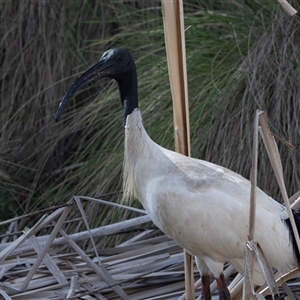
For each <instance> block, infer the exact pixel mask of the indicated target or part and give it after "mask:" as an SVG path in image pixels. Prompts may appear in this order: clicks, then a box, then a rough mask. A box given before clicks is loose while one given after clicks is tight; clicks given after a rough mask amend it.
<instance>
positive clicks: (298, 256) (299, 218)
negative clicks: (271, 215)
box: [284, 210, 300, 266]
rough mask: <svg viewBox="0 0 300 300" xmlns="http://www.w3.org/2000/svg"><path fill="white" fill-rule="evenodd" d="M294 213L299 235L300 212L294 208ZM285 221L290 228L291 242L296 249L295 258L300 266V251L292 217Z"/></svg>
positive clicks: (299, 234)
mask: <svg viewBox="0 0 300 300" xmlns="http://www.w3.org/2000/svg"><path fill="white" fill-rule="evenodd" d="M292 213H293V217H294V220H295V224H296V227H297V231H298V236H300V214H299V213H298V212H296V211H294V210H293V211H292ZM284 222H285V224H286V226H287V227H288V229H289V232H290V238H291V242H292V246H293V250H294V255H295V258H296V259H297V262H298V265H299V266H300V253H299V249H298V246H297V242H296V239H295V236H294V233H293V228H292V225H291V221H290V219H285V220H284Z"/></svg>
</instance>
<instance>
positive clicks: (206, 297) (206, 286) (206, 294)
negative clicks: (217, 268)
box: [200, 275, 211, 300]
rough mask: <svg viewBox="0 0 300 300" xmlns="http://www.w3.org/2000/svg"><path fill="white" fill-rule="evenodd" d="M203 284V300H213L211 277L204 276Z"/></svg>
mask: <svg viewBox="0 0 300 300" xmlns="http://www.w3.org/2000/svg"><path fill="white" fill-rule="evenodd" d="M201 284H202V293H201V297H200V299H201V300H211V294H210V275H202V276H201Z"/></svg>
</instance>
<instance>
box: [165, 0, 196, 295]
mask: <svg viewBox="0 0 300 300" xmlns="http://www.w3.org/2000/svg"><path fill="white" fill-rule="evenodd" d="M161 3H162V13H163V23H164V33H165V44H166V53H167V62H168V71H169V79H170V87H171V94H172V101H173V115H174V137H175V151H176V152H179V153H181V154H184V155H187V156H190V154H191V150H190V128H189V105H188V89H187V71H186V53H185V33H184V12H183V3H182V0H162V1H161ZM184 262H185V287H186V299H187V300H192V299H195V289H194V272H193V257H192V256H191V255H190V254H189V253H188V252H186V251H185V250H184Z"/></svg>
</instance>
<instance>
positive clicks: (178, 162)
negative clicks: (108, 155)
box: [55, 48, 300, 300]
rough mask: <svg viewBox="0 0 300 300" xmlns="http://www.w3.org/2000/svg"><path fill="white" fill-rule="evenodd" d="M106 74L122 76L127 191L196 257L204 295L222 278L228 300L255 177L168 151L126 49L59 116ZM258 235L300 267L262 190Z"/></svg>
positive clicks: (279, 209) (100, 67) (287, 266)
mask: <svg viewBox="0 0 300 300" xmlns="http://www.w3.org/2000/svg"><path fill="white" fill-rule="evenodd" d="M102 77H110V78H114V79H115V80H116V81H117V83H118V86H119V91H120V98H121V103H122V106H123V111H124V129H125V150H124V193H125V196H134V197H136V198H137V199H138V200H139V201H140V202H141V204H142V205H143V206H144V208H145V210H146V211H147V213H148V214H149V216H150V217H151V219H152V220H153V222H154V224H155V225H156V226H157V227H158V228H160V229H161V230H162V231H163V232H164V233H165V234H166V235H167V236H169V237H170V238H172V239H173V240H175V241H176V242H177V243H178V244H179V245H180V246H181V247H183V248H185V249H186V250H187V251H188V252H189V253H191V254H192V255H194V256H195V258H196V264H197V267H198V269H199V272H200V275H201V280H202V298H201V299H204V300H209V299H211V294H210V289H209V283H210V276H211V274H213V275H214V277H215V278H216V280H217V283H218V288H219V295H220V296H219V297H220V299H221V300H228V299H230V293H229V291H228V288H227V285H226V282H225V279H224V275H223V265H224V263H225V262H230V263H231V264H233V266H234V267H235V268H236V269H237V271H239V272H243V255H244V243H245V242H246V241H247V240H248V232H249V228H248V227H249V225H248V223H249V222H248V218H249V216H248V213H249V202H250V201H249V199H250V182H249V181H248V180H247V179H245V178H244V177H242V176H240V175H239V174H237V173H234V172H232V171H230V170H228V169H226V168H224V167H221V166H218V165H215V164H212V163H209V162H207V161H204V160H199V159H194V158H190V157H186V156H184V155H181V154H178V153H176V152H173V151H170V150H167V149H165V148H163V147H161V146H159V145H158V144H156V143H155V142H154V141H152V140H151V138H150V137H149V136H148V134H147V132H146V131H145V129H144V126H143V122H142V116H141V112H140V110H139V108H138V91H137V74H136V67H135V63H134V60H133V59H132V57H131V55H130V53H129V51H128V50H126V49H123V48H120V49H111V50H108V51H106V52H105V53H104V54H103V55H102V57H101V58H100V60H99V62H98V63H96V64H95V65H94V66H93V67H91V68H90V69H89V70H88V71H86V72H85V73H84V74H83V75H82V76H81V77H80V78H78V79H77V80H76V81H75V82H74V83H73V85H72V86H71V88H70V89H69V91H68V92H67V93H66V95H65V96H64V98H63V99H62V101H61V103H60V105H59V108H58V110H57V112H56V116H55V119H56V120H58V119H59V118H60V116H61V114H62V111H63V109H64V107H65V106H66V103H67V101H68V100H69V99H70V98H71V97H72V96H73V95H74V94H75V93H76V92H77V91H78V90H79V89H81V88H82V87H83V86H85V85H86V84H88V83H89V82H91V81H95V80H98V79H101V78H102ZM294 216H295V221H296V224H297V226H298V230H299V229H300V217H299V214H298V213H296V212H294ZM254 239H255V240H256V241H257V242H258V243H259V244H260V246H261V248H262V249H263V251H264V253H265V256H266V258H267V260H268V261H269V263H270V264H271V266H272V267H273V268H275V269H277V270H278V271H281V272H288V271H290V270H292V269H294V268H296V267H297V266H298V265H299V262H300V255H299V252H298V250H297V246H296V243H295V240H294V236H293V233H292V230H291V226H290V223H289V220H288V214H287V211H286V209H285V207H284V206H283V205H281V204H279V203H278V202H277V201H275V200H273V199H272V198H270V197H269V196H267V195H266V194H265V193H264V192H263V191H262V190H260V189H257V214H256V231H255V236H254ZM255 272H256V274H255V276H254V280H255V283H256V284H257V285H262V284H263V283H264V278H263V276H262V271H261V270H260V269H259V266H255Z"/></svg>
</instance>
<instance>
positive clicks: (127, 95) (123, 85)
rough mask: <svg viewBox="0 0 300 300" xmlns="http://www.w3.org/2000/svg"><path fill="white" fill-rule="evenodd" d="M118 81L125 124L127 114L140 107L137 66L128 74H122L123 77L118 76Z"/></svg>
mask: <svg viewBox="0 0 300 300" xmlns="http://www.w3.org/2000/svg"><path fill="white" fill-rule="evenodd" d="M117 81H118V84H119V91H120V96H121V101H122V106H123V111H124V126H125V125H126V119H127V116H128V115H130V114H131V113H132V112H133V110H134V109H135V108H138V91H137V75H136V69H135V67H133V68H132V69H131V70H130V71H129V72H127V73H126V74H122V77H121V78H118V79H117Z"/></svg>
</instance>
